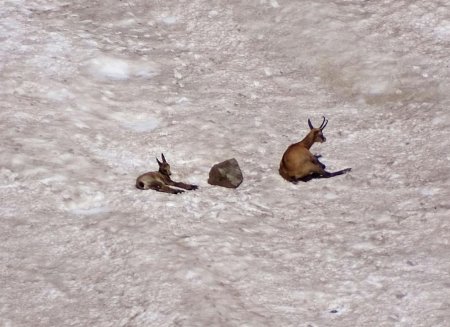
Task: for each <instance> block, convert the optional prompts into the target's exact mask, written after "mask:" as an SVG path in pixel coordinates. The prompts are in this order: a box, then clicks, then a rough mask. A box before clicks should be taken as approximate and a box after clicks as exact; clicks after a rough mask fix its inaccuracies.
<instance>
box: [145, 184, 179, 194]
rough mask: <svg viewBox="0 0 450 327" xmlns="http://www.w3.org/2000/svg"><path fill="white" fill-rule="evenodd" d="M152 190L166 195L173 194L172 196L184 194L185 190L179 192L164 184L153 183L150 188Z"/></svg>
mask: <svg viewBox="0 0 450 327" xmlns="http://www.w3.org/2000/svg"><path fill="white" fill-rule="evenodd" d="M150 188H151V189H153V190H155V191H158V192H164V193H171V194H178V193H183V192H184V191H183V190H177V189H175V188H171V187H169V186H167V185H165V184H163V183H153V184H152V185H151V186H150Z"/></svg>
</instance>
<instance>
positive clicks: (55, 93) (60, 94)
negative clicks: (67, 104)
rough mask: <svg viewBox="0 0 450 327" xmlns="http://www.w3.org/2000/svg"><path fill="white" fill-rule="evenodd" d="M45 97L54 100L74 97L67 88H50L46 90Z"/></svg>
mask: <svg viewBox="0 0 450 327" xmlns="http://www.w3.org/2000/svg"><path fill="white" fill-rule="evenodd" d="M47 98H49V99H51V100H55V101H60V102H62V101H65V100H68V99H74V98H75V96H74V95H73V94H72V93H71V92H70V91H68V90H67V89H59V90H52V91H48V92H47Z"/></svg>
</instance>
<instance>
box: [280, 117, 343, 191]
mask: <svg viewBox="0 0 450 327" xmlns="http://www.w3.org/2000/svg"><path fill="white" fill-rule="evenodd" d="M327 124H328V120H327V119H326V118H325V117H323V121H322V124H321V125H320V127H319V128H314V126H313V125H312V123H311V120H310V119H309V118H308V125H309V128H310V131H309V133H308V135H306V137H305V138H304V139H303V140H301V141H300V142H298V143H294V144H291V145H290V146H289V147H288V148H287V150H286V151H285V152H284V154H283V158H282V159H281V162H280V169H279V172H280V175H281V176H282V177H283V178H284V179H285V180H287V181H289V182H292V183H297V182H298V181H302V182H308V181H310V180H311V179H313V178H329V177H334V176H338V175H342V174H346V173H348V172H349V171H350V170H351V168H347V169H343V170H339V171H336V172H334V173H330V172H328V171H326V170H325V165H324V164H323V163H321V162H320V161H319V159H318V158H319V157H320V156H315V155H313V154H312V153H311V152H310V151H309V149H310V148H311V146H312V145H313V144H314V143H316V142H319V143H322V142H325V141H326V138H325V136H324V135H323V129H324V128H325V127H326V126H327Z"/></svg>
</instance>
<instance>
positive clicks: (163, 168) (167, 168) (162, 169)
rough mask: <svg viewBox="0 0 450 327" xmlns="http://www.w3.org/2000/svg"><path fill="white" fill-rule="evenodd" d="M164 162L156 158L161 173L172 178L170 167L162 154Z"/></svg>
mask: <svg viewBox="0 0 450 327" xmlns="http://www.w3.org/2000/svg"><path fill="white" fill-rule="evenodd" d="M161 158H162V162H161V161H159V160H158V158H156V162H157V163H158V165H159V172H160V173H161V174H163V175H166V176H170V175H172V173H171V172H170V165H169V164H168V162H167V161H166V158H164V154H162V153H161Z"/></svg>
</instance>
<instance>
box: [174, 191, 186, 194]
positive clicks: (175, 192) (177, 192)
mask: <svg viewBox="0 0 450 327" xmlns="http://www.w3.org/2000/svg"><path fill="white" fill-rule="evenodd" d="M179 193H184V191H183V190H174V191H173V194H179Z"/></svg>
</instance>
